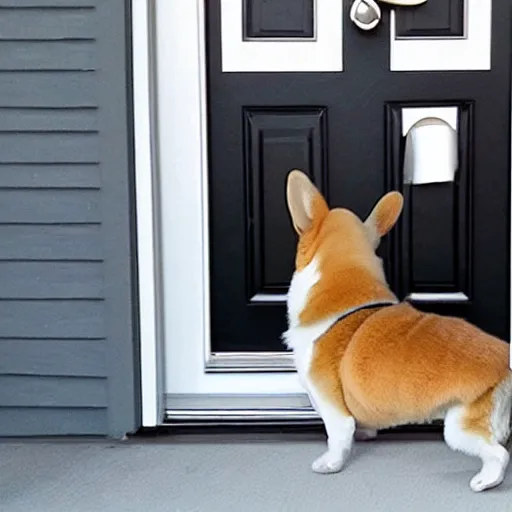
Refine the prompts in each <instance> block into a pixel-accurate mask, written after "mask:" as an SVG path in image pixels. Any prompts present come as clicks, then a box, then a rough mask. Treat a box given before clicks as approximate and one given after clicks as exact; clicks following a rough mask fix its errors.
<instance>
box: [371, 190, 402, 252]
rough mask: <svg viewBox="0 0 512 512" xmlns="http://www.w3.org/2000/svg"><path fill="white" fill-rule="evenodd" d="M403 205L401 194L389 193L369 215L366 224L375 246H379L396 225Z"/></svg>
mask: <svg viewBox="0 0 512 512" xmlns="http://www.w3.org/2000/svg"><path fill="white" fill-rule="evenodd" d="M403 205H404V198H403V196H402V194H400V192H388V193H387V194H386V195H385V196H383V197H382V198H381V199H380V200H379V202H378V203H377V204H376V205H375V207H374V208H373V210H372V211H371V213H370V215H368V217H367V218H366V220H365V221H364V224H365V226H366V228H367V229H368V231H369V233H370V237H371V238H372V241H373V243H374V245H375V246H378V245H379V242H380V239H381V238H382V237H383V236H384V235H386V234H387V233H389V231H390V230H391V228H392V227H393V226H394V225H395V224H396V222H397V220H398V218H399V217H400V214H401V213H402V208H403Z"/></svg>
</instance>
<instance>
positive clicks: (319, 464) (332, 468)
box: [311, 452, 345, 475]
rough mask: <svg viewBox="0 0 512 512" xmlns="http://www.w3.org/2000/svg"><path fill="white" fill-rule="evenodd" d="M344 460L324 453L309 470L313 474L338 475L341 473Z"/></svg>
mask: <svg viewBox="0 0 512 512" xmlns="http://www.w3.org/2000/svg"><path fill="white" fill-rule="evenodd" d="M344 462H345V460H344V458H343V457H339V456H335V455H333V454H332V453H330V452H325V453H324V454H323V455H322V456H321V457H318V459H316V460H315V462H313V464H312V465H311V469H312V470H313V471H314V472H315V473H322V474H324V475H325V474H328V473H338V472H339V471H341V468H342V467H343V464H344Z"/></svg>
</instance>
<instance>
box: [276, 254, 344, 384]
mask: <svg viewBox="0 0 512 512" xmlns="http://www.w3.org/2000/svg"><path fill="white" fill-rule="evenodd" d="M320 277H321V276H320V272H319V270H318V263H317V261H316V259H313V260H312V261H311V263H309V265H307V266H306V267H304V269H302V270H301V271H298V272H295V274H294V275H293V277H292V280H291V283H290V288H289V291H288V299H287V306H288V330H287V331H286V332H285V333H284V334H283V339H284V341H285V343H286V345H287V346H288V348H291V349H292V350H293V355H294V361H295V367H296V369H297V374H298V376H299V379H300V381H301V384H302V385H303V386H304V387H305V388H306V389H307V387H308V386H307V374H308V372H309V367H310V365H311V359H312V357H313V352H314V344H315V341H316V340H317V339H318V338H320V336H322V334H324V333H325V332H326V331H327V330H328V329H329V327H331V325H332V324H333V323H334V322H335V321H336V316H333V317H330V318H326V319H325V320H321V321H319V322H316V323H314V324H311V325H307V326H303V325H301V324H300V319H299V317H300V314H301V313H302V311H303V310H304V308H305V307H306V306H307V303H308V298H309V293H310V291H311V289H312V288H313V286H315V284H316V283H317V282H318V281H319V280H320Z"/></svg>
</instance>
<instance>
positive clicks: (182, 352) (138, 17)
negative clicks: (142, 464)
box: [131, 0, 512, 426]
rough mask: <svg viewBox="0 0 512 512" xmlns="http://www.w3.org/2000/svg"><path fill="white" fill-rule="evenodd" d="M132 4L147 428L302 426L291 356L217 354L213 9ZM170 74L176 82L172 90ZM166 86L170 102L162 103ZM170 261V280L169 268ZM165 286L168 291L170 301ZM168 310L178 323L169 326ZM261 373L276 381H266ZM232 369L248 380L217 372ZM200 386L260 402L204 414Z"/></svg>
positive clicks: (174, 2)
mask: <svg viewBox="0 0 512 512" xmlns="http://www.w3.org/2000/svg"><path fill="white" fill-rule="evenodd" d="M131 1H132V45H133V48H132V51H133V92H134V124H135V127H134V137H135V178H136V203H137V204H136V212H137V250H138V280H139V314H140V358H141V386H142V422H143V425H144V426H156V425H159V424H161V423H162V422H163V420H164V409H165V407H167V409H172V410H168V411H167V413H168V416H167V419H172V418H175V417H181V418H183V419H189V420H190V419H193V418H196V417H203V416H205V415H204V411H205V410H206V409H209V408H210V407H213V408H212V410H213V409H215V410H216V413H215V418H218V419H222V418H225V417H229V418H230V419H236V418H244V419H247V418H249V417H252V418H256V419H262V418H266V419H268V418H269V417H270V416H273V417H274V418H276V419H283V418H290V417H291V416H290V414H289V413H290V412H291V413H292V416H293V418H302V419H313V418H315V417H316V416H315V414H314V413H313V412H312V411H311V408H310V406H309V401H308V400H307V398H306V397H305V395H304V394H303V393H302V390H301V388H300V385H299V383H298V381H297V379H296V375H295V373H294V372H290V370H292V369H293V366H292V364H291V360H290V358H289V356H288V355H287V354H285V353H282V354H278V355H277V356H275V357H273V358H272V357H270V355H264V354H263V357H262V354H254V355H249V356H247V355H242V354H228V355H222V356H220V355H216V354H212V352H211V350H210V333H209V327H208V326H209V311H210V304H209V265H208V247H209V244H208V235H209V234H208V195H207V188H208V187H207V180H208V172H207V171H208V162H207V130H206V112H207V109H206V80H205V49H204V45H205V38H204V0H187V1H184V0H131ZM156 8H158V9H159V12H160V13H161V14H162V16H161V19H165V33H164V32H163V31H161V32H160V34H158V33H157V35H156V38H158V37H160V40H158V44H157V45H156V47H157V48H158V51H160V52H166V55H168V57H167V60H166V67H167V69H166V70H163V71H162V70H158V73H156V71H157V69H156V66H154V63H153V60H154V59H155V58H156V55H155V52H156V49H155V44H154V43H155V35H154V29H155V25H158V20H156V21H155V20H154V19H153V18H154V14H155V9H156ZM164 14H165V16H163V15H164ZM171 55H175V58H171ZM185 56H186V58H185ZM163 74H166V75H167V76H172V77H174V78H173V80H167V81H165V76H163ZM155 77H156V78H155ZM163 85H165V95H160V96H159V95H158V91H159V90H160V91H161V90H162V87H163ZM157 97H158V109H155V108H153V105H154V103H155V102H156V100H157ZM157 113H158V115H156V114H157ZM170 122H172V123H174V124H173V126H174V129H173V130H172V135H173V136H172V137H170V138H167V139H166V140H159V138H158V134H159V133H169V124H168V123H170ZM162 128H164V132H162ZM165 130H167V131H165ZM163 162H164V163H163ZM162 203H163V204H162ZM169 207H171V208H169ZM171 210H172V211H171ZM171 213H172V215H171ZM510 214H511V216H512V209H511V212H510ZM160 217H162V223H165V225H166V226H169V229H170V232H171V237H170V238H171V239H172V240H171V241H169V240H167V243H166V241H165V240H162V239H161V238H162V237H161V234H160V226H159V219H160ZM166 229H168V228H167V227H166ZM167 238H169V237H167ZM169 243H171V244H172V246H173V247H172V251H171V248H170V247H169ZM162 258H165V261H166V271H165V272H163V271H162V270H161V268H160V260H161V259H162ZM511 269H512V260H511ZM511 274H512V272H511ZM160 283H162V286H163V288H164V291H165V290H167V292H168V293H167V295H165V294H164V300H162V298H161V294H160ZM171 284H172V287H171ZM170 289H172V293H169V290H170ZM511 289H512V286H511ZM164 308H169V309H168V310H167V313H168V315H167V316H169V313H170V315H171V317H172V318H171V320H170V321H169V323H167V324H166V323H165V321H164V319H163V316H164V315H163V313H164ZM161 326H163V328H162V327H161ZM164 331H165V333H166V336H167V337H168V338H167V340H166V345H165V350H164V337H163V332H164ZM184 340H188V341H187V342H186V343H185V341H184ZM164 356H166V359H167V364H165V363H164ZM194 365H195V367H194ZM164 366H165V367H167V370H168V374H167V383H165V371H166V368H165V367H164ZM262 367H265V368H267V369H271V370H274V373H273V374H271V375H269V374H268V373H267V374H261V373H258V370H261V368H262ZM511 367H512V358H511ZM226 369H231V372H233V371H239V372H242V371H243V372H245V373H238V374H237V373H227V374H226V373H215V372H218V370H226ZM198 372H201V375H199V374H198ZM170 376H172V380H173V382H172V383H171V384H172V385H171V386H170V382H169V381H170ZM196 382H200V385H199V387H200V388H201V389H203V390H204V389H209V390H210V391H209V396H210V398H211V396H215V395H226V394H230V393H232V392H233V391H232V390H233V389H236V390H237V396H238V397H240V394H244V395H249V396H250V397H252V400H247V398H244V404H243V405H238V406H237V405H233V404H234V402H233V400H231V401H229V400H228V402H226V401H225V399H224V400H223V399H222V398H221V397H219V396H217V399H216V401H214V402H212V401H211V400H210V401H209V404H210V405H204V404H205V402H204V401H201V397H198V396H197V395H195V397H190V396H186V395H187V393H188V390H190V389H194V385H195V383H196ZM196 387H197V386H196ZM170 388H172V389H173V390H175V391H176V393H175V395H176V396H177V397H178V398H177V399H176V400H174V401H173V400H172V397H170V398H171V400H170V401H169V400H168V402H167V404H166V403H165V402H164V394H165V391H166V390H169V389H170ZM201 396H203V395H201ZM263 398H265V399H267V405H266V406H264V407H262V406H261V403H262V399H263ZM269 398H270V399H271V400H270V401H269V400H268V399H269ZM281 398H282V400H281ZM235 399H236V397H235ZM235 402H236V400H235ZM212 403H213V404H214V405H213V406H211V404H212ZM191 404H194V405H193V407H194V411H193V412H191V411H190V407H191ZM187 409H188V410H187ZM219 409H226V410H225V411H224V413H222V412H221V411H219ZM183 411H185V412H183ZM262 411H263V413H262ZM181 413H183V414H182V415H181V416H180V414H181Z"/></svg>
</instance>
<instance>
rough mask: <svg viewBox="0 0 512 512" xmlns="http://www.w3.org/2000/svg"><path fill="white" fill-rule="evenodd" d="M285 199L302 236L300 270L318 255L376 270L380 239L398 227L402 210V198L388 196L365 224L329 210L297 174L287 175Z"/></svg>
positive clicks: (304, 177)
mask: <svg viewBox="0 0 512 512" xmlns="http://www.w3.org/2000/svg"><path fill="white" fill-rule="evenodd" d="M286 199H287V203H288V210H289V213H290V216H291V219H292V223H293V227H294V229H295V231H296V232H297V234H298V235H299V240H298V244H297V255H296V260H295V264H296V269H297V270H301V269H302V268H304V267H305V266H306V265H308V264H309V263H310V262H311V260H312V259H313V257H315V256H317V255H320V256H325V258H322V259H323V260H326V259H329V260H330V261H331V262H335V261H336V262H339V263H343V262H344V263H346V264H347V265H352V264H356V263H357V264H358V265H359V266H360V265H361V264H363V265H364V264H365V263H367V264H368V265H369V266H373V265H374V264H375V259H376V255H375V250H376V249H377V247H378V246H379V243H380V240H381V238H382V237H383V236H384V235H386V234H387V233H388V232H389V231H390V230H391V228H392V227H393V226H394V225H395V223H396V222H397V220H398V218H399V216H400V213H401V211H402V207H403V197H402V195H401V194H400V193H399V192H389V193H387V194H385V195H384V196H383V197H382V198H381V199H380V200H379V201H378V203H377V204H376V205H375V207H374V208H373V210H372V211H371V213H370V214H369V215H368V217H367V218H366V219H365V220H364V221H363V220H361V219H360V218H359V217H358V216H357V215H355V214H354V213H353V212H351V211H350V210H347V209H344V208H333V209H329V207H328V205H327V202H326V200H325V198H324V197H323V196H322V194H321V193H320V192H319V190H318V189H317V188H316V187H315V185H313V183H312V182H311V180H310V179H309V178H308V176H307V175H306V174H304V173H303V172H301V171H298V170H293V171H291V172H290V174H289V175H288V179H287V186H286Z"/></svg>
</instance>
